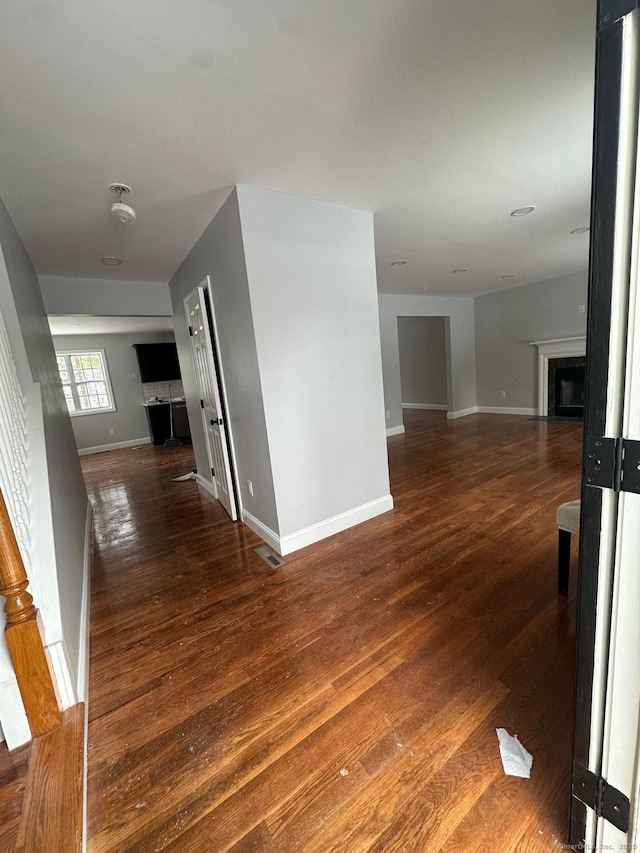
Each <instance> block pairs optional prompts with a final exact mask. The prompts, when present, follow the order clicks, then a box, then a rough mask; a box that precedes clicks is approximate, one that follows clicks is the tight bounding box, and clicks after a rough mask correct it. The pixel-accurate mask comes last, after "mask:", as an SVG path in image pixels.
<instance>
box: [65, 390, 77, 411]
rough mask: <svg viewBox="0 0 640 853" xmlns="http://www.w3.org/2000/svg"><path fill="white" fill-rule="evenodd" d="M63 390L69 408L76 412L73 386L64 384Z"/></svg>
mask: <svg viewBox="0 0 640 853" xmlns="http://www.w3.org/2000/svg"><path fill="white" fill-rule="evenodd" d="M62 390H63V391H64V397H65V400H66V401H67V409H69V411H70V412H75V410H76V404H75V403H74V402H73V394H72V393H71V388H70V387H69V386H68V385H63V386H62Z"/></svg>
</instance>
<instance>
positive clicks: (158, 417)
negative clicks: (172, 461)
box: [144, 403, 191, 445]
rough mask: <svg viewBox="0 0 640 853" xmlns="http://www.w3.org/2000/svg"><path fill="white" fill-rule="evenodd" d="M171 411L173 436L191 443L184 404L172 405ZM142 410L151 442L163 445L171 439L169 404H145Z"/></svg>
mask: <svg viewBox="0 0 640 853" xmlns="http://www.w3.org/2000/svg"><path fill="white" fill-rule="evenodd" d="M172 409H173V430H174V434H175V435H176V436H177V437H178V438H181V439H182V441H191V432H190V430H189V418H188V416H187V406H186V404H185V403H173V405H172ZM144 410H145V412H146V413H147V421H148V423H149V433H150V435H151V441H152V442H153V443H154V444H155V445H159V444H164V443H165V441H166V440H167V439H168V438H170V437H171V421H170V419H169V418H170V414H169V403H145V404H144Z"/></svg>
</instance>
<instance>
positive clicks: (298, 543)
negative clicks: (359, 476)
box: [279, 495, 393, 556]
mask: <svg viewBox="0 0 640 853" xmlns="http://www.w3.org/2000/svg"><path fill="white" fill-rule="evenodd" d="M392 509H393V498H392V497H391V495H385V496H384V497H382V498H378V499H377V500H375V501H369V502H368V503H366V504H361V506H357V507H354V509H350V510H347V512H341V513H340V514H339V515H334V516H332V517H331V518H327V519H325V520H324V521H320V522H318V524H312V525H310V526H309V527H305V528H303V529H302V530H297V531H296V532H295V533H289V534H288V535H287V536H282V537H280V550H279V553H280V554H282V555H283V556H284V555H285V554H291V553H292V552H293V551H298V550H299V549H300V548H305V547H306V546H307V545H313V543H314V542H319V541H320V540H321V539H326V538H327V537H328V536H335V534H336V533H341V532H342V531H343V530H347V529H348V528H350V527H355V526H356V524H362V522H363V521H369V520H370V519H372V518H375V517H376V516H377V515H382V513H384V512H389V510H392Z"/></svg>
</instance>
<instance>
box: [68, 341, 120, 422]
mask: <svg viewBox="0 0 640 853" xmlns="http://www.w3.org/2000/svg"><path fill="white" fill-rule="evenodd" d="M73 355H99V356H100V360H101V361H102V372H103V374H104V383H105V385H106V386H107V396H108V398H109V401H110V405H109V406H104V407H102V408H99V409H81V408H80V399H79V397H78V392H77V390H76V385H77V384H78V383H77V382H76V381H75V379H73V368H72V366H71V360H70V357H71V356H73ZM60 356H63V357H64V358H65V359H67V372H68V373H69V377H70V378H71V380H72V381H71V382H65V383H63V384H65V385H69V387H70V388H71V394H72V396H73V400H74V403H75V404H76V411H75V412H71V411H69V408H68V407H67V411H68V412H69V416H70V417H72V418H76V417H81V416H83V415H103V414H106V413H107V412H116V411H117V408H116V401H115V397H114V396H113V388H112V387H111V378H110V377H109V366H108V365H107V356H106V353H105V351H104V350H103V349H99V348H95V349H81V350H62V351H60V352H57V351H56V357H60ZM65 399H66V398H65Z"/></svg>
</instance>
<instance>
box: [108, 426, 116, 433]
mask: <svg viewBox="0 0 640 853" xmlns="http://www.w3.org/2000/svg"><path fill="white" fill-rule="evenodd" d="M115 434H116V431H115V429H114V428H113V427H111V429H110V430H109V435H115Z"/></svg>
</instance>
